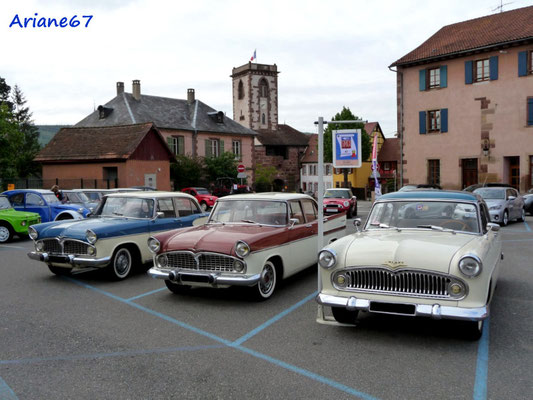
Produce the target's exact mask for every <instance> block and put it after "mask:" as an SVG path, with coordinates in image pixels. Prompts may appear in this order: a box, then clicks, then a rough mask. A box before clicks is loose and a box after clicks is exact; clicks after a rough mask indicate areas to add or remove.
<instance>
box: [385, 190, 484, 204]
mask: <svg viewBox="0 0 533 400" xmlns="http://www.w3.org/2000/svg"><path fill="white" fill-rule="evenodd" d="M381 200H460V201H474V202H477V201H479V200H480V199H479V195H477V194H473V193H471V192H464V191H456V190H434V189H417V190H406V191H404V192H392V193H387V194H384V195H383V196H381V197H380V198H379V201H381Z"/></svg>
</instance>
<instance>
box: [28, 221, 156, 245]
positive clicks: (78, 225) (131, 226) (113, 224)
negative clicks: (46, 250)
mask: <svg viewBox="0 0 533 400" xmlns="http://www.w3.org/2000/svg"><path fill="white" fill-rule="evenodd" d="M148 223H149V220H147V219H133V218H108V217H105V218H88V219H82V220H64V221H55V222H47V223H45V224H39V225H35V226H34V227H35V229H36V230H37V232H38V234H39V237H38V239H43V238H51V237H57V236H62V237H68V238H72V239H78V240H86V239H85V234H86V232H87V230H88V229H90V230H92V231H93V232H94V233H96V236H97V237H98V239H105V238H108V237H113V236H123V235H133V234H136V233H142V232H146V226H147V224H148Z"/></svg>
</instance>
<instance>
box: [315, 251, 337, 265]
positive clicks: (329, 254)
mask: <svg viewBox="0 0 533 400" xmlns="http://www.w3.org/2000/svg"><path fill="white" fill-rule="evenodd" d="M318 264H319V265H320V266H321V267H322V268H333V267H334V266H335V264H337V255H336V254H335V252H334V251H333V250H322V251H321V252H320V253H318Z"/></svg>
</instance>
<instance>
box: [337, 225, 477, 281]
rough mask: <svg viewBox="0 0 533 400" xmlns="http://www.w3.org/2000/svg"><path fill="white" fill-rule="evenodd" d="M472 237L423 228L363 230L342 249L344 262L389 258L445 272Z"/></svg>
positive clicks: (385, 260) (408, 266)
mask: <svg viewBox="0 0 533 400" xmlns="http://www.w3.org/2000/svg"><path fill="white" fill-rule="evenodd" d="M475 237H476V236H474V235H467V234H460V233H458V234H453V233H451V232H435V231H426V230H423V231H421V230H416V231H407V230H402V231H400V232H398V231H397V230H390V231H385V230H375V231H366V232H363V233H361V234H357V236H356V237H355V240H353V241H352V242H351V244H350V246H349V248H348V251H347V253H346V264H345V265H346V266H347V267H351V266H382V265H387V264H386V263H391V262H392V263H402V264H405V265H402V266H398V268H402V269H403V268H406V269H425V270H432V271H436V272H441V273H449V268H450V261H451V259H452V257H453V256H454V255H455V253H457V251H458V250H460V249H461V248H463V247H464V246H466V245H467V244H468V243H470V242H471V241H472V240H474V238H475ZM393 265H394V264H393ZM389 267H391V265H389ZM392 268H394V266H392Z"/></svg>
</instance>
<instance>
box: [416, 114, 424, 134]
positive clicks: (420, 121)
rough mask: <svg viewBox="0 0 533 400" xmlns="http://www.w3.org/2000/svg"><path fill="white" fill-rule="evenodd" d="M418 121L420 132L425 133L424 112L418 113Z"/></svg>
mask: <svg viewBox="0 0 533 400" xmlns="http://www.w3.org/2000/svg"><path fill="white" fill-rule="evenodd" d="M418 123H419V127H420V134H425V133H426V112H425V111H420V112H419V113H418Z"/></svg>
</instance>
